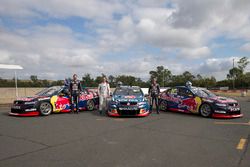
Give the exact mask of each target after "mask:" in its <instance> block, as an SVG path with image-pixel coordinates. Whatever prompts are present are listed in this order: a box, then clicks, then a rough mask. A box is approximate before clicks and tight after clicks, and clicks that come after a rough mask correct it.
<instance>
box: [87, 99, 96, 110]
mask: <svg viewBox="0 0 250 167" xmlns="http://www.w3.org/2000/svg"><path fill="white" fill-rule="evenodd" d="M94 108H95V103H94V101H93V100H88V101H87V110H88V111H92V110H94Z"/></svg>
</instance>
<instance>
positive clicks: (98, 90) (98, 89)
mask: <svg viewBox="0 0 250 167" xmlns="http://www.w3.org/2000/svg"><path fill="white" fill-rule="evenodd" d="M100 88H101V86H100V84H99V85H98V88H97V93H98V95H100Z"/></svg>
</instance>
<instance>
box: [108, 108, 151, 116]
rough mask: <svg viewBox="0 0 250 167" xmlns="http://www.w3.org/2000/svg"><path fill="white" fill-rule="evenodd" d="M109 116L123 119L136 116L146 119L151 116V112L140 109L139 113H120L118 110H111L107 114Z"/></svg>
mask: <svg viewBox="0 0 250 167" xmlns="http://www.w3.org/2000/svg"><path fill="white" fill-rule="evenodd" d="M107 114H108V116H111V117H121V116H135V117H145V116H148V115H149V114H150V112H149V110H146V109H139V111H129V112H126V111H122V112H121V111H119V110H117V109H110V110H108V112H107Z"/></svg>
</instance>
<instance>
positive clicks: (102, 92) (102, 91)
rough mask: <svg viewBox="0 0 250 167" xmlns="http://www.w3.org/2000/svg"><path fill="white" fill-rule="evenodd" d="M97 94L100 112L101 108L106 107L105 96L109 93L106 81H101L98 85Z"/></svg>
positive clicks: (104, 108)
mask: <svg viewBox="0 0 250 167" xmlns="http://www.w3.org/2000/svg"><path fill="white" fill-rule="evenodd" d="M98 94H99V112H100V114H102V110H106V109H107V98H108V97H109V95H110V86H109V83H107V82H102V83H100V84H99V85H98Z"/></svg>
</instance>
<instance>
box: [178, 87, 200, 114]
mask: <svg viewBox="0 0 250 167" xmlns="http://www.w3.org/2000/svg"><path fill="white" fill-rule="evenodd" d="M178 98H179V99H180V102H179V104H178V108H179V109H180V111H183V112H194V111H196V109H197V103H196V99H195V95H194V94H193V92H192V91H191V90H189V89H188V88H185V87H180V88H178Z"/></svg>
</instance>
